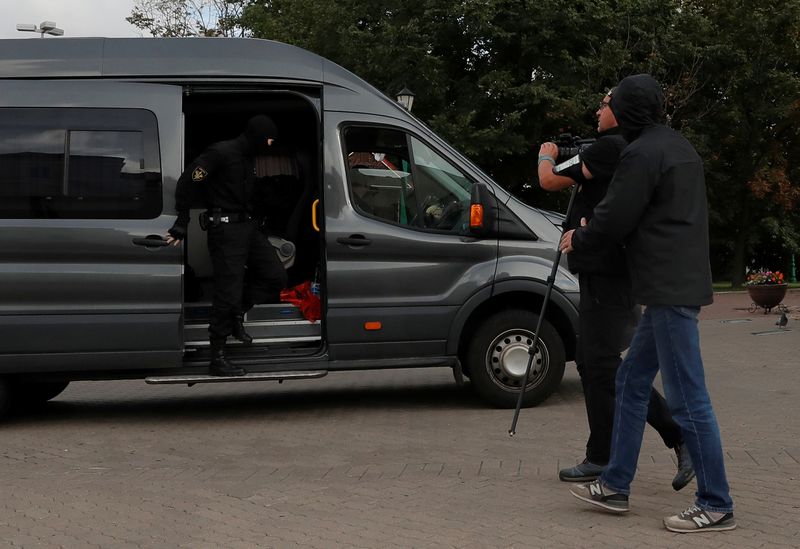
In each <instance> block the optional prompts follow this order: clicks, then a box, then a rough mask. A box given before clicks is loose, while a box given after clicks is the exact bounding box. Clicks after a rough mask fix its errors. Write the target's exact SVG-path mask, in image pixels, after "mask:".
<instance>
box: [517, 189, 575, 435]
mask: <svg viewBox="0 0 800 549" xmlns="http://www.w3.org/2000/svg"><path fill="white" fill-rule="evenodd" d="M577 192H578V184H577V183H576V184H574V185H573V186H572V194H571V195H570V197H569V204H568V205H567V213H566V215H565V217H564V223H562V224H561V234H562V235H563V234H564V232H566V230H567V222H568V221H569V214H570V213H571V212H572V204H573V203H574V202H575V195H576V194H577ZM560 243H561V242H560V239H559V244H560ZM559 244H557V245H556V258H555V259H554V260H553V268H552V269H551V270H550V276H549V277H548V278H547V290H546V291H545V292H544V301H542V310H541V311H539V320H537V321H536V331H535V332H534V333H533V343H531V346H530V347H528V367H527V368H525V377H523V378H522V386H521V387H520V390H519V397H518V398H517V409H516V410H514V419H513V420H512V421H511V429H509V430H508V436H511V437H513V436H514V434H515V433H516V432H517V420H518V419H519V411H520V409H521V408H522V399H523V398H524V397H525V387H526V386H527V385H528V376H529V375H530V374H531V366H533V357H534V356H536V348H537V347H538V346H539V332H540V331H541V329H542V322H543V321H544V313H545V312H546V311H547V304H548V303H549V302H550V293H551V292H552V291H553V284H555V281H556V273H557V272H558V264H559V262H561V246H560V245H559Z"/></svg>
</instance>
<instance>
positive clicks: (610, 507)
mask: <svg viewBox="0 0 800 549" xmlns="http://www.w3.org/2000/svg"><path fill="white" fill-rule="evenodd" d="M569 491H570V493H571V494H572V495H573V496H575V497H576V498H578V499H579V500H582V501H585V502H586V503H591V504H592V505H596V506H598V507H602V508H603V509H606V510H607V511H613V512H614V513H627V512H628V511H629V510H630V507H629V505H628V496H626V495H625V494H619V493H617V492H612V491H611V490H609V489H608V488H606V487H605V486H603V485H602V484H601V482H600V481H599V480H595V481H594V482H588V483H586V484H578V485H577V486H575V487H573V488H570V489H569Z"/></svg>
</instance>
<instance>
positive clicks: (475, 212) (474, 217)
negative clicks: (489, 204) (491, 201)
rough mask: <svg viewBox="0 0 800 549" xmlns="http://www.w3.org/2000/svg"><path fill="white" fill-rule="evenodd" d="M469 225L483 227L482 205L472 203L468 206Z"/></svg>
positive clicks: (474, 227) (475, 227)
mask: <svg viewBox="0 0 800 549" xmlns="http://www.w3.org/2000/svg"><path fill="white" fill-rule="evenodd" d="M469 226H470V227H472V228H473V229H477V228H479V227H483V206H482V205H480V204H472V205H471V206H470V208H469Z"/></svg>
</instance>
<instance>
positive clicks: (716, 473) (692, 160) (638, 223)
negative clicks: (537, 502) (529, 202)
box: [560, 74, 736, 533]
mask: <svg viewBox="0 0 800 549" xmlns="http://www.w3.org/2000/svg"><path fill="white" fill-rule="evenodd" d="M663 108H664V95H663V93H662V91H661V86H660V85H659V83H658V82H656V81H655V80H654V79H653V78H652V77H651V76H649V75H647V74H637V75H634V76H629V77H627V78H625V79H623V80H622V81H621V82H620V83H619V85H618V86H617V88H616V91H615V92H614V95H613V96H612V98H611V102H610V104H609V109H610V110H611V112H613V113H614V115H615V116H616V118H617V120H618V121H619V125H620V128H621V129H622V131H623V135H624V136H625V138H626V139H628V141H629V142H630V145H628V147H627V148H626V149H625V151H624V152H623V154H622V157H621V158H620V163H619V166H617V170H616V172H615V173H614V178H613V180H612V182H611V185H610V186H609V189H608V193H607V194H606V197H605V198H604V199H603V200H602V202H600V204H598V206H597V207H596V208H595V210H594V217H593V218H592V219H591V220H590V221H589V222H588V224H587V225H586V226H583V227H578V228H577V229H574V230H570V231H567V232H566V233H564V236H563V237H562V239H561V243H560V249H561V250H562V251H563V252H565V253H572V252H581V251H583V250H586V249H591V248H594V247H595V246H596V245H597V242H599V241H600V240H605V239H612V240H613V241H615V242H624V243H625V245H626V255H627V258H628V268H629V272H630V273H631V279H632V289H633V296H634V298H635V299H636V302H637V303H640V304H642V305H644V306H645V309H644V314H643V315H642V319H641V322H639V325H638V326H637V328H636V333H635V334H634V336H633V341H632V342H631V346H630V349H629V351H628V354H627V355H626V357H625V360H624V361H623V362H622V365H621V366H620V368H619V372H618V374H617V380H616V389H617V397H616V406H615V410H614V434H613V436H612V446H611V459H610V461H609V463H608V466H607V467H606V469H605V470H604V471H603V473H602V475H601V476H600V477H599V478H598V479H597V480H595V481H593V482H590V483H587V484H580V485H578V486H576V487H575V488H573V489H572V490H571V492H572V494H573V495H574V496H575V497H576V498H578V499H580V500H582V501H585V502H587V503H590V504H592V505H595V506H598V507H601V508H603V509H606V510H609V511H612V512H615V513H624V512H627V511H628V510H629V505H628V496H629V494H630V485H631V482H632V481H633V477H634V475H635V473H636V465H637V462H638V459H639V451H640V449H641V445H642V434H643V431H644V423H645V415H646V407H647V394H648V392H649V391H650V390H651V388H652V386H653V380H654V379H655V376H656V374H657V373H659V372H660V373H661V380H662V382H663V385H664V392H665V394H666V396H667V402H668V403H669V408H670V410H671V411H672V413H673V416H674V417H675V419H676V421H677V422H678V423H679V424H680V426H681V430H682V432H683V433H684V435H685V437H686V447H687V449H688V451H689V453H690V454H691V457H692V462H693V463H694V464H695V466H696V467H697V493H696V499H695V503H694V504H693V505H692V506H690V507H689V508H688V509H686V510H685V511H682V512H680V513H678V514H676V515H673V516H670V517H666V518H665V519H664V526H665V527H666V528H667V529H668V530H670V531H673V532H681V533H691V532H706V531H719V530H732V529H734V528H736V522H735V520H734V517H733V500H732V499H731V497H730V492H729V488H728V481H727V478H726V475H725V464H724V454H723V451H722V443H721V440H720V433H719V426H718V424H717V418H716V416H715V415H714V409H713V407H712V405H711V399H710V397H709V395H708V390H707V389H706V384H705V374H704V371H703V360H702V357H701V354H700V336H699V333H698V329H697V315H698V313H699V311H700V307H701V306H703V305H708V304H710V303H711V302H712V301H713V293H712V289H711V266H710V261H709V242H708V205H707V198H706V186H705V177H704V174H703V161H702V160H701V159H700V157H699V155H698V154H697V152H696V151H695V150H694V148H693V147H692V146H691V144H689V142H688V141H687V140H686V139H685V138H684V137H683V136H681V135H680V134H679V133H677V132H676V131H673V130H672V129H670V128H667V127H666V126H664V125H662V124H661V123H660V119H661V117H662V113H663Z"/></svg>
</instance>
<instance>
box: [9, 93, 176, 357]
mask: <svg viewBox="0 0 800 549" xmlns="http://www.w3.org/2000/svg"><path fill="white" fill-rule="evenodd" d="M180 113H181V89H180V87H176V86H164V85H150V84H134V83H114V82H98V81H0V373H15V372H36V371H43V372H44V371H57V370H82V371H92V370H111V369H132V368H136V369H141V368H161V367H175V366H178V365H180V364H181V360H182V316H181V305H182V296H181V277H182V270H183V262H182V250H181V248H177V247H173V246H165V245H164V244H165V242H163V241H162V240H161V237H162V235H165V234H166V231H167V229H168V228H169V227H170V226H171V225H172V222H173V221H174V200H173V198H172V195H173V191H174V185H175V179H176V178H177V176H178V174H179V172H180Z"/></svg>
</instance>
